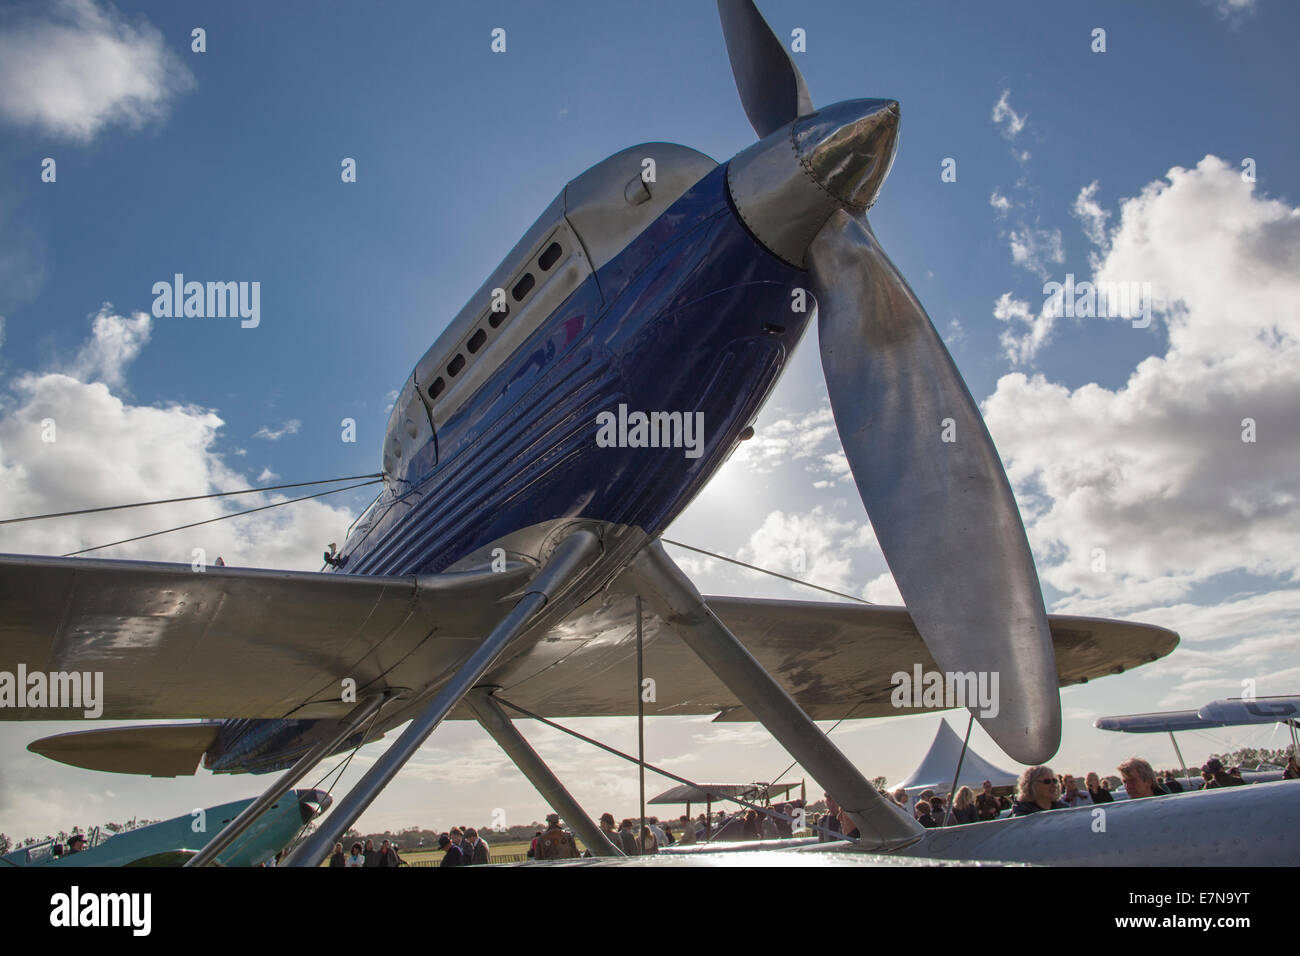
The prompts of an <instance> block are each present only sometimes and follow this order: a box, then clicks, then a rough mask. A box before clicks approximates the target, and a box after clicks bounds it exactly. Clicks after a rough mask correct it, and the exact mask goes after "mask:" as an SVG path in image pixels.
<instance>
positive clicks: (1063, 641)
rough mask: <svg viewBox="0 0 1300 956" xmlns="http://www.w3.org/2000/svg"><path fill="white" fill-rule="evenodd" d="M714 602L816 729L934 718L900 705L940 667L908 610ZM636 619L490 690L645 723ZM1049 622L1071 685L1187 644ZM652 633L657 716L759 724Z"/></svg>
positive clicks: (566, 711) (498, 677)
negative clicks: (820, 723) (911, 682)
mask: <svg viewBox="0 0 1300 956" xmlns="http://www.w3.org/2000/svg"><path fill="white" fill-rule="evenodd" d="M707 601H708V604H709V607H710V608H712V609H713V611H714V612H715V613H716V614H717V615H718V617H720V618H721V619H722V621H723V623H725V624H726V625H727V626H728V627H729V628H730V629H731V630H732V632H733V633H735V635H736V636H737V637H738V638H739V639H740V640H741V641H742V642H743V643H744V644H745V646H746V647H747V648H748V649H749V651H750V653H751V654H753V655H754V656H755V657H756V658H757V659H758V661H759V663H761V664H762V665H763V666H764V667H765V668H767V670H768V671H769V673H771V674H773V675H774V676H775V677H776V678H777V679H778V680H779V681H780V682H781V683H782V684H783V685H784V686H785V688H786V690H788V691H789V692H790V694H791V695H792V696H793V697H794V698H795V700H796V701H797V702H798V703H799V705H800V706H801V707H803V708H804V710H805V711H806V712H807V713H808V715H809V716H810V717H812V718H813V719H815V720H838V719H840V718H842V717H844V716H846V715H851V716H852V717H854V718H859V717H887V716H898V715H899V714H902V713H915V712H921V711H922V710H925V709H924V708H911V707H903V708H898V707H895V706H894V705H893V703H892V702H891V694H892V692H893V690H894V687H895V684H894V683H893V682H892V681H891V677H892V676H893V675H894V674H895V673H897V672H900V671H901V672H904V673H907V674H908V675H912V674H913V673H914V668H915V667H917V666H918V665H919V666H920V667H921V669H922V671H933V670H935V669H936V664H935V662H934V659H933V658H932V657H931V656H930V654H929V653H928V652H927V651H926V649H925V644H924V642H922V640H921V637H920V634H918V633H917V630H916V628H915V626H914V625H913V624H912V619H911V617H910V616H909V615H908V613H907V610H906V609H905V608H901V607H882V606H877V605H857V604H832V603H823V602H809V601H781V600H763V599H757V598H735V597H709V598H707ZM635 615H636V610H635V600H634V597H633V596H632V595H626V594H624V595H613V596H611V595H606V596H604V598H603V599H602V600H601V601H591V602H588V603H587V604H586V605H584V606H583V607H582V608H580V609H579V610H578V611H577V612H575V613H574V614H573V615H571V616H570V617H569V618H568V619H567V620H566V621H565V622H564V624H563V625H561V626H559V627H557V628H554V629H552V631H551V632H550V634H549V635H548V636H547V638H546V639H545V640H543V641H541V642H539V643H538V644H537V645H536V646H535V647H533V648H532V649H531V650H530V651H529V652H527V653H526V654H523V655H521V656H519V657H517V658H515V659H514V660H512V661H510V662H509V663H508V664H507V665H506V666H505V667H503V668H501V669H499V671H498V672H497V673H494V674H491V675H489V678H490V681H491V682H492V683H495V684H496V685H498V687H499V688H500V690H499V691H498V695H499V696H500V697H501V698H503V699H505V700H507V701H510V702H512V703H516V704H518V705H519V706H521V707H524V708H526V709H528V710H530V711H533V712H535V713H538V714H540V715H542V716H544V717H621V716H632V715H635V714H636V702H637V694H636V687H637V682H636V617H635ZM1048 621H1049V624H1050V626H1051V631H1052V642H1053V645H1054V647H1055V651H1056V663H1057V672H1058V680H1059V683H1060V686H1062V687H1064V686H1067V685H1070V684H1077V683H1082V682H1085V681H1089V680H1093V679H1095V678H1097V677H1104V676H1106V675H1107V674H1115V673H1120V672H1122V671H1125V670H1128V669H1130V668H1133V667H1137V666H1139V665H1141V664H1146V663H1149V662H1150V661H1154V660H1157V659H1158V658H1161V657H1164V656H1165V655H1166V654H1168V653H1170V652H1171V651H1172V650H1173V649H1174V648H1175V647H1176V646H1177V644H1178V635H1177V634H1176V633H1174V632H1173V631H1170V630H1166V629H1165V628H1162V627H1156V626H1153V625H1149V624H1138V623H1134V622H1129V621H1114V620H1105V619H1100V618H1087V617H1071V616H1066V615H1049V617H1048ZM643 630H644V641H645V651H644V658H645V674H646V676H648V677H651V678H653V679H654V681H655V700H654V701H653V702H647V703H646V705H645V707H646V714H647V715H688V714H717V715H718V717H717V719H718V720H726V721H743V720H753V719H754V717H753V715H752V714H750V713H749V711H748V710H746V709H745V708H743V707H741V706H740V704H739V702H738V701H737V700H736V699H735V698H734V697H733V696H732V695H731V694H730V692H728V691H727V689H726V688H725V687H723V686H722V684H721V683H720V682H719V681H718V680H717V679H716V678H715V677H714V676H713V675H712V673H710V672H709V670H708V669H707V668H705V667H704V665H703V664H702V663H701V662H700V660H699V659H698V658H696V657H695V655H694V654H692V653H691V652H690V650H688V649H687V647H686V646H685V644H683V643H682V642H681V640H680V639H678V638H677V637H676V635H675V634H674V633H673V632H672V628H671V626H666V625H665V624H664V622H663V621H662V620H661V619H660V618H658V617H657V616H655V615H653V614H651V613H650V612H649V610H648V608H647V610H646V611H645V616H644V619H643ZM929 710H930V711H931V712H933V710H934V708H930V709H929ZM454 716H457V717H465V718H468V717H469V716H470V715H469V714H468V713H467V712H466V713H457V714H455V715H454Z"/></svg>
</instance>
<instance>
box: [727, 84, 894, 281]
mask: <svg viewBox="0 0 1300 956" xmlns="http://www.w3.org/2000/svg"><path fill="white" fill-rule="evenodd" d="M898 123H899V107H898V103H897V102H896V101H895V100H879V99H861V100H846V101H845V102H843V103H837V104H835V105H834V106H829V107H826V108H825V109H822V110H818V111H817V112H816V113H812V114H810V115H808V116H804V117H800V118H799V119H798V120H797V121H796V122H795V123H793V124H792V125H790V126H786V127H783V128H781V129H779V130H777V131H776V132H774V133H772V134H770V135H768V136H766V137H764V138H763V139H761V140H759V141H758V142H757V143H755V144H754V145H753V146H750V147H749V148H748V149H746V150H744V151H743V152H741V153H740V154H738V155H737V156H736V157H735V158H734V159H732V161H731V162H730V163H729V164H728V165H727V188H728V190H729V191H730V194H731V200H732V202H733V203H734V204H735V206H736V211H737V212H738V213H739V214H740V217H741V219H742V220H743V221H744V223H745V226H746V228H748V229H749V231H750V232H752V233H753V234H754V237H755V238H757V239H758V240H759V241H760V242H761V243H762V244H763V246H764V247H765V248H766V249H767V250H768V251H769V252H771V253H772V254H773V255H775V256H779V257H780V258H781V259H783V260H784V261H786V262H788V263H790V264H791V265H793V266H796V267H797V268H800V269H805V268H807V266H808V262H807V252H808V246H809V244H810V243H811V242H812V241H813V239H814V238H815V237H816V236H817V233H819V232H820V231H821V229H822V227H823V226H825V225H826V221H827V220H828V219H830V217H831V215H832V214H833V213H835V212H836V211H837V210H840V209H848V210H850V211H853V212H864V211H865V210H867V209H868V208H870V207H871V205H872V204H874V203H875V201H876V196H877V194H878V193H879V191H880V187H881V186H882V185H883V183H884V181H885V177H886V176H887V175H888V174H889V170H890V168H891V166H892V165H893V161H894V152H895V146H896V143H897V139H898Z"/></svg>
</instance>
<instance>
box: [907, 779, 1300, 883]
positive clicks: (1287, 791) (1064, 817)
mask: <svg viewBox="0 0 1300 956" xmlns="http://www.w3.org/2000/svg"><path fill="white" fill-rule="evenodd" d="M901 855H903V856H906V857H914V858H922V857H924V858H927V859H936V860H938V859H963V860H1000V861H1006V862H1019V863H1037V864H1043V865H1047V866H1060V865H1062V864H1066V863H1068V865H1070V866H1135V867H1149V866H1153V865H1159V866H1288V867H1290V866H1295V863H1296V860H1300V781H1296V780H1280V781H1277V782H1274V783H1259V784H1252V785H1250V786H1246V787H1224V788H1220V789H1215V790H1204V791H1197V792H1194V793H1179V794H1173V795H1171V796H1163V797H1144V798H1142V799H1140V800H1116V801H1114V802H1112V803H1106V804H1102V805H1100V806H1090V805H1084V806H1081V807H1075V808H1073V809H1069V810H1044V811H1042V812H1040V813H1031V814H1029V815H1028V816H1022V817H1008V818H1005V819H1001V820H989V821H986V822H984V823H968V824H965V825H963V826H956V827H941V828H938V829H933V830H926V831H925V839H923V840H922V841H921V842H920V843H917V844H915V845H914V846H910V847H908V848H906V849H905V850H903V851H902V852H901Z"/></svg>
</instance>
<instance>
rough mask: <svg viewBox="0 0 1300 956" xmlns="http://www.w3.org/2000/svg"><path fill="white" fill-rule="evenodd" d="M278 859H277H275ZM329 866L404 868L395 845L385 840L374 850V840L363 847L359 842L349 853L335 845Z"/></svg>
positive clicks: (341, 845) (340, 845)
mask: <svg viewBox="0 0 1300 956" xmlns="http://www.w3.org/2000/svg"><path fill="white" fill-rule="evenodd" d="M277 859H278V857H277ZM329 865H330V866H383V867H389V866H406V865H407V863H406V861H405V860H403V859H402V854H401V851H400V850H399V849H398V847H397V844H395V843H392V842H391V841H389V840H385V841H384V842H383V843H382V844H380V846H379V848H378V849H376V848H375V841H374V840H367V841H366V842H365V845H364V846H363V845H362V844H361V842H360V841H358V842H356V843H353V844H352V850H351V852H350V853H344V852H343V844H342V843H335V844H334V852H333V853H332V854H330V863H329Z"/></svg>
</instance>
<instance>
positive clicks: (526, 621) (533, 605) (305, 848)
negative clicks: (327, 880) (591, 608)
mask: <svg viewBox="0 0 1300 956" xmlns="http://www.w3.org/2000/svg"><path fill="white" fill-rule="evenodd" d="M599 555H600V539H599V538H597V537H596V536H595V535H594V534H593V533H592V532H590V531H585V530H584V531H575V532H574V533H573V534H571V535H569V536H568V537H567V538H565V539H564V540H563V541H561V542H560V543H559V544H558V545H557V546H556V548H555V551H554V552H553V553H552V554H551V557H550V559H549V560H548V561H547V562H546V565H545V566H544V567H543V568H542V569H541V570H540V571H538V572H537V575H536V577H534V578H533V580H532V581H531V582H529V585H528V589H527V590H526V591H525V592H524V596H523V597H521V598H520V599H519V601H518V602H517V603H516V604H515V606H514V607H513V608H512V609H511V610H510V613H509V614H507V615H506V616H505V617H504V618H502V620H501V623H499V624H498V625H497V626H496V627H494V628H493V629H492V632H491V633H490V634H488V636H487V637H486V638H484V639H483V643H481V644H480V645H479V646H478V648H477V649H476V650H475V651H474V653H473V654H471V655H470V656H469V659H468V660H466V661H465V663H464V664H462V665H461V666H460V669H459V670H458V671H456V673H455V674H454V675H453V676H452V678H451V680H450V681H448V682H447V683H446V684H443V685H442V686H441V687H440V688H438V689H437V691H436V692H435V693H434V696H433V700H432V701H430V703H429V705H428V706H427V707H426V708H425V709H424V711H423V712H422V713H420V714H419V715H418V716H417V717H416V718H415V719H414V720H412V721H411V723H410V725H409V726H408V727H407V728H406V730H404V731H403V732H402V735H401V736H400V737H398V738H397V740H396V741H395V742H394V743H393V745H392V746H391V747H389V748H388V749H387V750H386V751H384V753H383V755H382V756H381V757H380V758H379V759H378V760H376V761H375V763H374V764H373V765H372V766H371V768H370V769H369V770H368V771H366V774H365V776H363V777H362V778H361V779H360V780H359V781H357V785H356V786H355V787H353V788H352V789H351V790H350V791H349V792H348V795H347V796H346V797H344V798H343V799H342V800H341V801H340V802H339V805H338V806H337V807H335V808H334V811H333V812H332V813H331V814H330V815H329V816H327V817H326V818H325V819H324V821H323V822H322V824H321V826H320V827H319V828H318V829H317V830H316V832H315V833H313V834H312V835H311V836H310V837H308V838H307V839H306V840H304V841H303V842H302V843H301V844H300V845H299V846H298V849H296V850H294V852H293V854H292V855H290V857H289V858H288V859H287V860H286V861H285V862H284V864H283V865H284V866H299V867H311V866H320V864H321V862H322V861H324V859H325V857H327V856H328V855H329V853H330V850H331V849H332V848H333V846H334V844H335V842H337V841H338V839H339V838H340V837H342V836H343V834H344V833H346V832H347V829H348V827H350V826H352V824H353V823H355V822H356V821H357V818H358V817H360V816H361V814H362V813H364V812H365V810H366V808H367V807H368V806H370V804H371V803H373V802H374V800H375V798H376V797H377V796H379V794H380V792H381V791H382V790H383V789H384V787H386V786H388V783H389V781H391V780H392V779H393V777H395V776H396V775H397V772H398V771H399V770H401V769H402V767H403V766H405V765H406V762H407V761H408V760H410V759H411V758H412V757H413V756H415V752H416V751H417V750H419V749H420V746H421V745H422V744H423V743H424V742H425V741H426V740H427V739H428V738H429V735H430V734H431V733H433V731H434V730H435V729H436V728H437V726H438V724H440V723H442V719H443V718H444V717H446V716H447V715H448V714H449V713H451V710H452V708H453V707H455V706H456V705H457V704H458V703H460V700H461V698H462V697H464V696H465V695H466V694H467V693H469V691H470V689H471V688H472V687H473V686H474V685H475V684H476V683H478V680H479V678H480V677H482V676H483V675H484V674H485V673H486V672H487V670H488V668H490V667H491V666H492V664H493V663H494V662H495V661H496V659H497V658H498V657H500V656H501V652H502V651H504V650H505V649H506V646H507V645H508V644H510V643H511V642H512V641H513V640H514V639H515V638H517V637H518V636H519V635H520V634H522V633H523V632H524V631H525V630H527V628H528V626H529V625H530V624H531V623H532V622H533V620H534V618H535V617H536V616H537V615H538V613H539V612H540V611H541V610H542V608H544V607H545V606H546V604H547V602H548V601H549V600H550V599H551V598H552V597H554V596H555V595H556V594H557V593H558V592H559V591H560V590H561V589H562V588H563V587H564V586H565V585H567V584H569V583H570V582H571V581H573V580H574V579H575V578H576V577H577V576H578V575H579V574H580V573H581V572H582V571H584V570H585V569H586V568H587V567H588V566H589V565H590V564H591V562H592V561H593V560H594V559H595V558H596V557H598V556H599Z"/></svg>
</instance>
